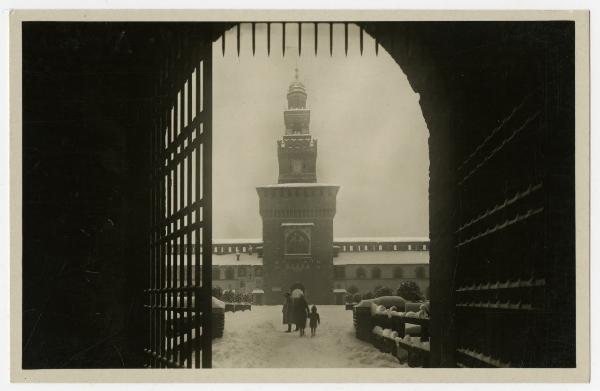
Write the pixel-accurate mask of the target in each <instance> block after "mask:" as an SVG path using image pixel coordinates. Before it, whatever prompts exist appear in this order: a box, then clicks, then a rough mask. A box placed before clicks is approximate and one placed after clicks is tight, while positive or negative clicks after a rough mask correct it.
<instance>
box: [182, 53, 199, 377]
mask: <svg viewBox="0 0 600 391" xmlns="http://www.w3.org/2000/svg"><path fill="white" fill-rule="evenodd" d="M197 57H198V49H197V48H194V49H193V53H192V56H191V58H192V60H193V61H195V60H196V59H197ZM196 63H197V62H196V61H195V62H194V66H193V67H192V73H194V71H195V72H196V79H198V76H199V75H198V71H197V69H196ZM194 81H195V80H194V79H193V78H192V76H191V75H190V79H189V84H188V126H189V127H190V128H189V130H188V147H189V148H190V152H188V155H187V178H186V185H187V186H186V188H187V205H186V206H187V207H188V212H187V219H188V220H187V223H188V226H191V225H192V214H193V213H194V212H193V209H192V208H191V205H194V200H192V185H193V180H192V155H193V153H194V152H193V151H194V149H193V147H192V143H193V139H192V135H193V134H194V130H195V128H196V126H197V125H196V124H197V123H198V121H194V117H193V116H192V107H193V105H194V98H193V87H192V85H193V82H194ZM196 115H198V112H196ZM198 136H199V135H198V131H196V137H198ZM187 245H188V246H189V247H192V248H194V245H193V244H192V230H190V229H188V230H187ZM186 275H187V281H186V286H187V288H188V290H187V291H186V303H185V306H186V308H187V311H186V326H185V329H186V331H187V333H186V335H187V338H186V341H187V345H186V348H187V350H186V355H185V360H186V364H187V365H186V366H187V368H191V367H192V349H191V346H192V345H191V341H192V328H191V327H190V326H191V325H192V316H193V308H194V307H193V306H192V300H193V299H192V297H193V292H192V290H191V287H192V285H193V281H192V251H189V250H188V252H187V270H186Z"/></svg>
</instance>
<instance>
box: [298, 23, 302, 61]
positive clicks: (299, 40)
mask: <svg viewBox="0 0 600 391" xmlns="http://www.w3.org/2000/svg"><path fill="white" fill-rule="evenodd" d="M301 55H302V23H301V22H299V23H298V56H301Z"/></svg>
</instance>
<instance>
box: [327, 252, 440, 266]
mask: <svg viewBox="0 0 600 391" xmlns="http://www.w3.org/2000/svg"><path fill="white" fill-rule="evenodd" d="M333 264H334V265H340V266H341V265H418V264H429V252H428V251H357V252H340V253H339V254H338V256H337V257H334V258H333Z"/></svg>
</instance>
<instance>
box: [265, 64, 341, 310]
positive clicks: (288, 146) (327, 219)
mask: <svg viewBox="0 0 600 391" xmlns="http://www.w3.org/2000/svg"><path fill="white" fill-rule="evenodd" d="M306 100H307V93H306V88H305V87H304V85H303V84H302V83H301V82H300V81H298V71H297V70H296V77H295V80H294V81H293V82H292V83H291V84H290V86H289V88H288V93H287V101H288V108H287V110H285V111H284V113H283V117H284V123H285V133H284V135H283V137H282V139H281V140H279V141H278V142H277V156H278V161H279V179H278V184H276V185H267V186H260V187H257V189H256V190H257V192H258V196H259V202H260V205H259V210H260V215H261V217H262V221H263V268H264V288H265V301H266V304H279V303H281V302H282V300H283V294H284V293H285V292H287V291H289V290H290V289H292V288H293V287H296V286H301V287H303V288H304V291H305V293H306V296H307V299H308V300H309V302H311V303H316V304H331V303H333V218H334V216H335V212H336V197H337V192H338V190H339V186H337V185H328V184H321V183H317V175H316V161H317V141H316V140H315V139H313V138H312V136H311V134H310V129H309V125H310V110H308V109H307V108H306Z"/></svg>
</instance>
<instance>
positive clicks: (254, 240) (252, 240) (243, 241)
mask: <svg viewBox="0 0 600 391" xmlns="http://www.w3.org/2000/svg"><path fill="white" fill-rule="evenodd" d="M213 244H262V239H259V238H250V239H235V238H234V239H213Z"/></svg>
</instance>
